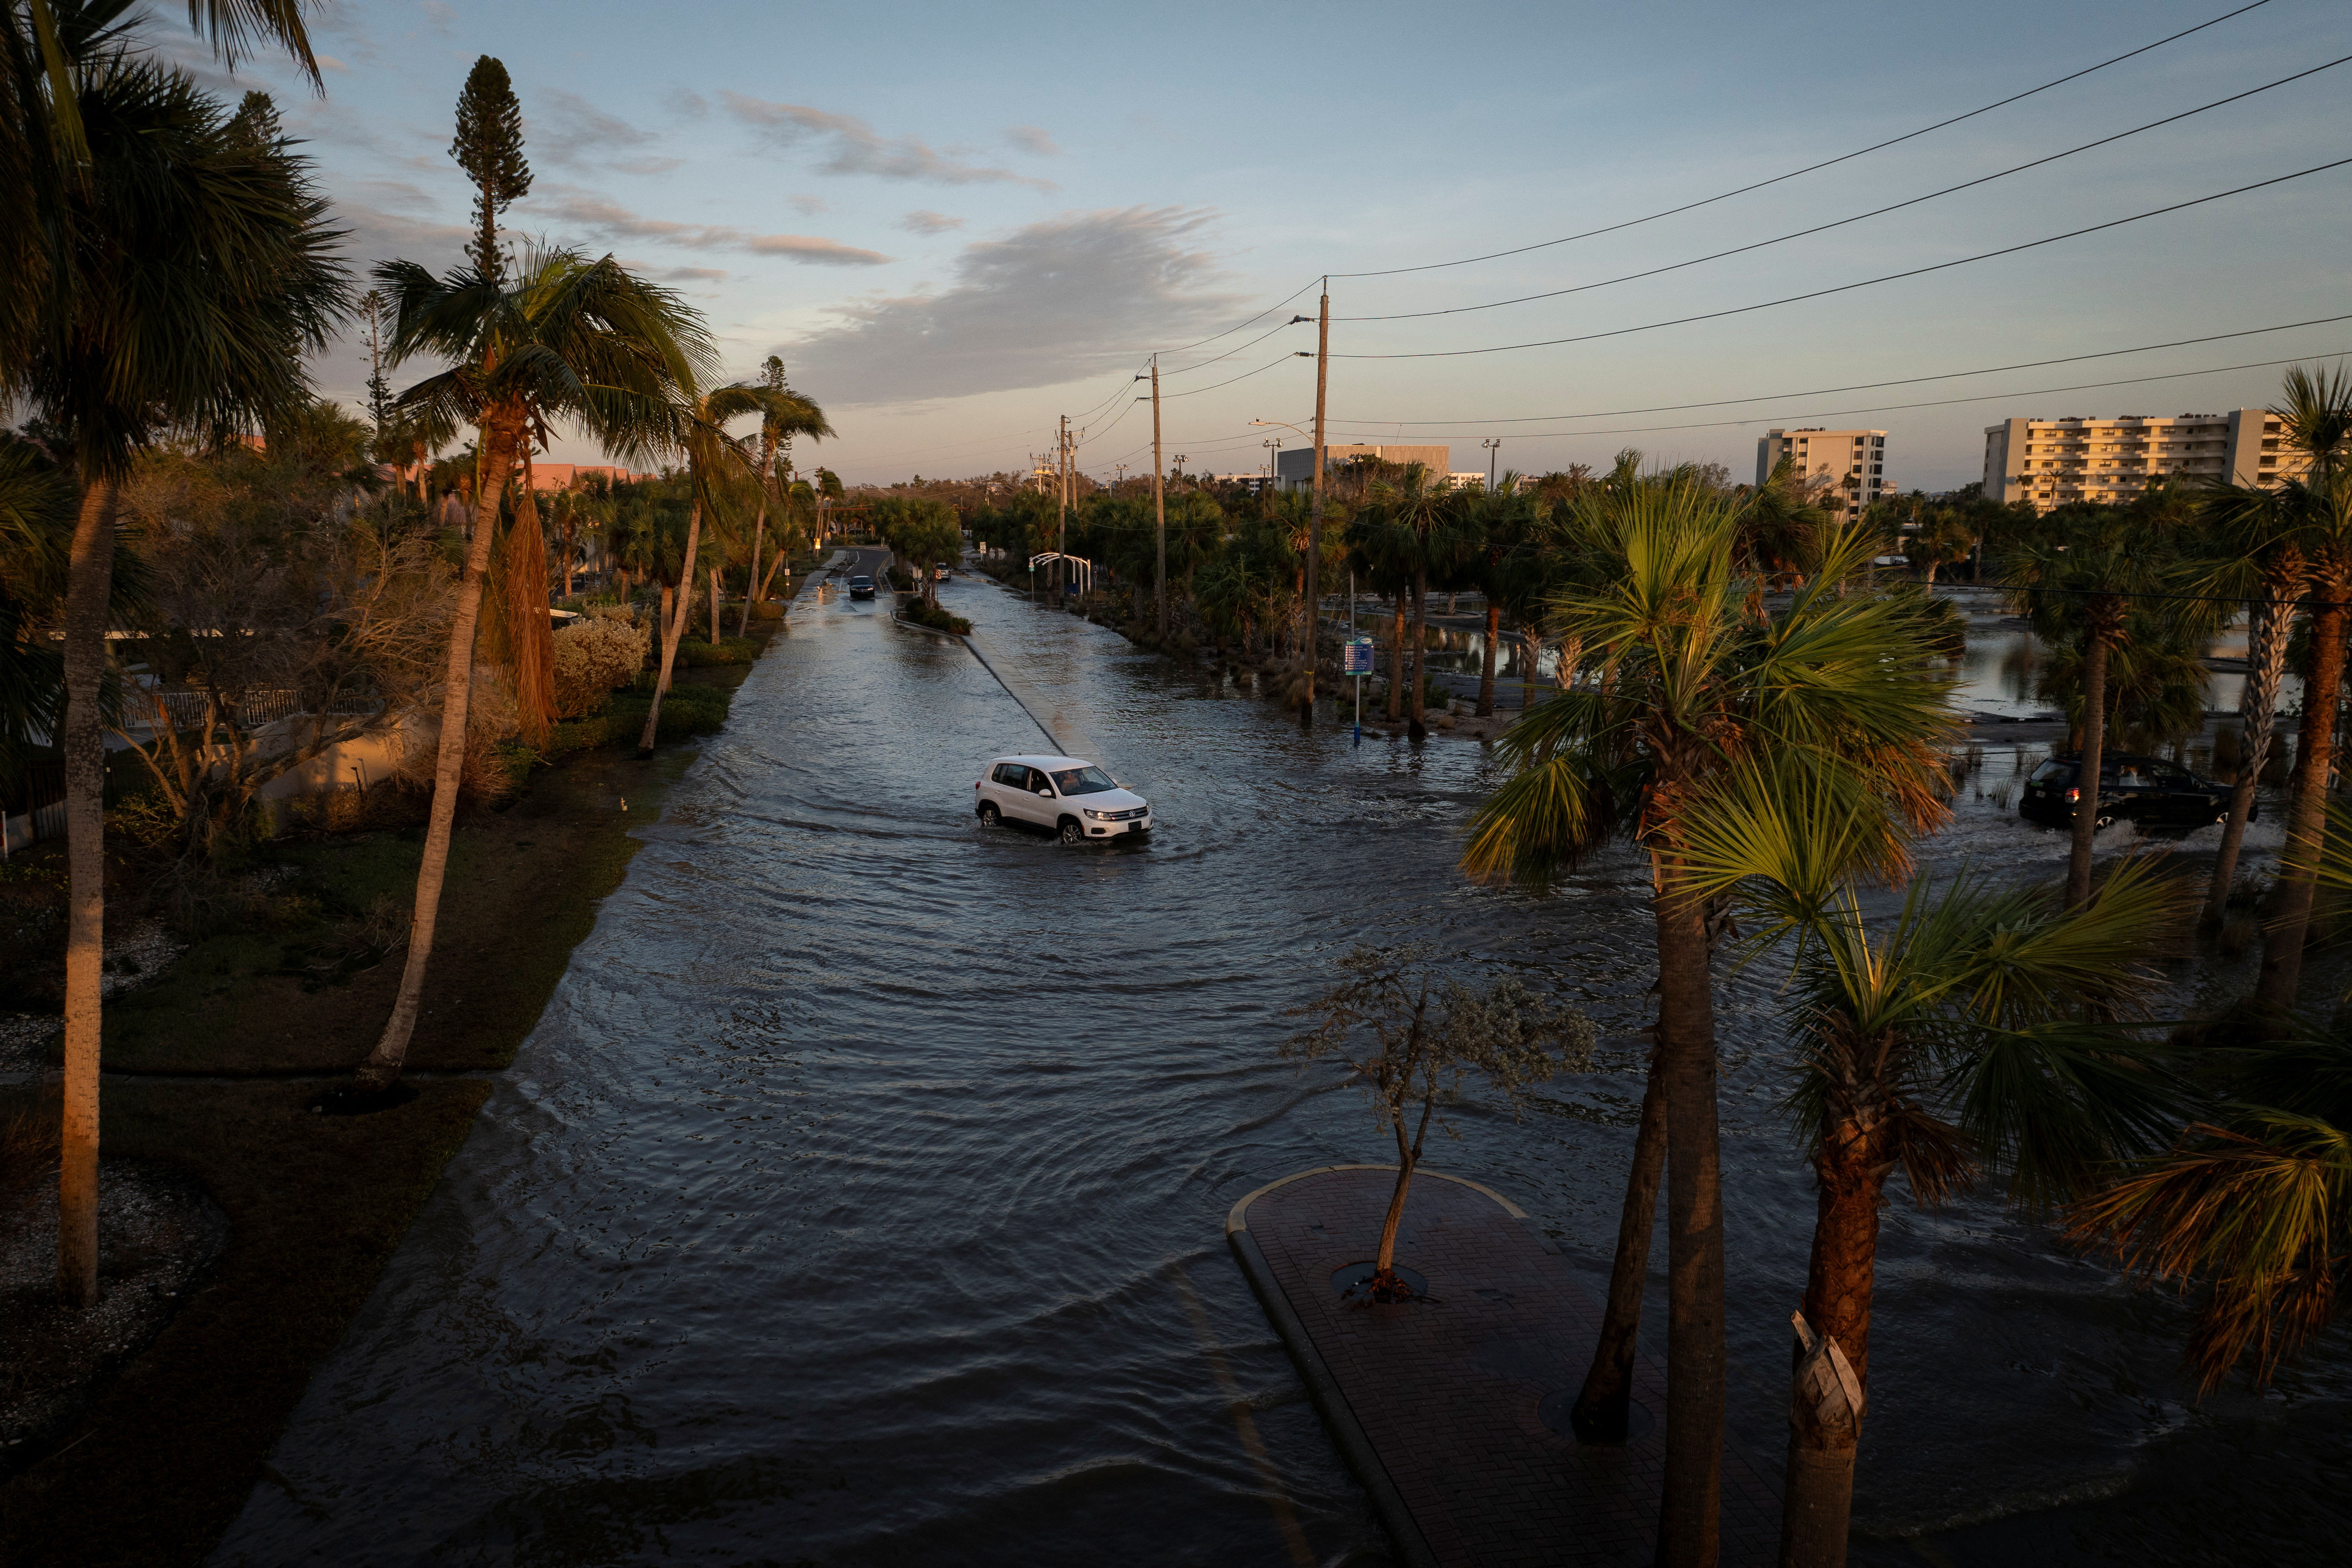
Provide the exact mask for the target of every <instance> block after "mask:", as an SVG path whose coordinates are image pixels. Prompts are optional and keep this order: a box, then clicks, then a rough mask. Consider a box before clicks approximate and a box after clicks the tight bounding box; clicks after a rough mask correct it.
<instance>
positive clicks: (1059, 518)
mask: <svg viewBox="0 0 2352 1568" xmlns="http://www.w3.org/2000/svg"><path fill="white" fill-rule="evenodd" d="M1055 445H1056V449H1055V453H1054V468H1055V474H1054V482H1055V497H1054V499H1055V503H1056V504H1055V508H1054V552H1055V554H1056V555H1059V554H1062V553H1065V552H1067V551H1068V549H1069V548H1070V416H1068V415H1066V414H1065V415H1063V416H1062V433H1061V435H1060V436H1059V437H1056V438H1055ZM1061 593H1062V563H1060V562H1059V561H1056V562H1055V563H1054V602H1055V604H1056V605H1059V604H1060V603H1061V602H1062V599H1061Z"/></svg>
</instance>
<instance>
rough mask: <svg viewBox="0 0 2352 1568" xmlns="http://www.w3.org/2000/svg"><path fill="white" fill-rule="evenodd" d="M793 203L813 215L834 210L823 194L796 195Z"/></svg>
mask: <svg viewBox="0 0 2352 1568" xmlns="http://www.w3.org/2000/svg"><path fill="white" fill-rule="evenodd" d="M793 206H795V207H797V208H799V209H800V210H801V211H802V212H803V213H807V214H809V215H810V216H815V215H816V214H818V213H821V212H830V211H832V210H833V208H832V206H831V205H830V204H829V203H827V202H826V201H825V199H824V197H823V196H794V197H793Z"/></svg>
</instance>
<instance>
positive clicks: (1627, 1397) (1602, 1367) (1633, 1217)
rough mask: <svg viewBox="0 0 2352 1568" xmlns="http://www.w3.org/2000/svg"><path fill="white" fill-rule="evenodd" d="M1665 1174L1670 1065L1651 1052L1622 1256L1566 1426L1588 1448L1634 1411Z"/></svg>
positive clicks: (1616, 1439)
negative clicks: (1653, 1236) (1645, 1297)
mask: <svg viewBox="0 0 2352 1568" xmlns="http://www.w3.org/2000/svg"><path fill="white" fill-rule="evenodd" d="M1665 1168H1666V1083H1665V1057H1664V1054H1663V1053H1662V1052H1660V1051H1659V1050H1657V1049H1656V1048H1655V1047H1652V1049H1651V1051H1650V1074H1649V1079H1648V1081H1647V1082H1646V1083H1644V1084H1643V1088H1642V1121H1641V1126H1640V1128H1639V1130H1638V1131H1635V1132H1634V1134H1633V1167H1632V1169H1630V1170H1629V1171H1627V1172H1626V1173H1625V1206H1624V1209H1623V1211H1622V1213H1621V1214H1620V1215H1618V1219H1617V1256H1616V1258H1615V1259H1614V1260H1613V1261H1612V1263H1611V1264H1610V1266H1609V1301H1608V1305H1607V1306H1606V1307H1605V1308H1604V1309H1603V1310H1602V1311H1601V1335H1600V1338H1599V1339H1597V1340H1596V1341H1595V1342H1593V1346H1592V1365H1591V1368H1590V1369H1589V1370H1588V1371H1587V1372H1586V1373H1585V1374H1584V1386H1583V1388H1582V1389H1580V1390H1579V1391H1578V1393H1577V1395H1576V1405H1575V1408H1574V1409H1573V1410H1571V1411H1570V1414H1569V1419H1570V1423H1571V1424H1572V1425H1573V1426H1574V1427H1575V1429H1576V1435H1577V1436H1578V1437H1580V1438H1581V1439H1582V1440H1584V1441H1585V1442H1588V1443H1622V1442H1623V1441H1624V1440H1625V1436H1626V1429H1627V1426H1628V1420H1629V1417H1630V1416H1631V1414H1632V1411H1633V1355H1634V1352H1635V1350H1636V1348H1637V1346H1638V1343H1639V1341H1640V1338H1641V1331H1642V1292H1643V1288H1644V1287H1645V1286H1646V1285H1647V1284H1648V1283H1649V1279H1650V1233H1651V1231H1652V1230H1653V1229H1654V1228H1655V1226H1656V1221H1657V1215H1658V1178H1659V1176H1660V1175H1662V1174H1663V1173H1664V1171H1665Z"/></svg>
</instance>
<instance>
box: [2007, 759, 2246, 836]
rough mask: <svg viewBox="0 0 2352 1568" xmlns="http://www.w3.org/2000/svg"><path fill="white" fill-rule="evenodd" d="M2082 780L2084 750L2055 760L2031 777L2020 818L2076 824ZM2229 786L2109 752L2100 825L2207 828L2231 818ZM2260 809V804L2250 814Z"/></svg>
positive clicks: (2160, 762) (2102, 776)
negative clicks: (2142, 823) (2134, 824)
mask: <svg viewBox="0 0 2352 1568" xmlns="http://www.w3.org/2000/svg"><path fill="white" fill-rule="evenodd" d="M2082 779H2083V754H2082V753H2081V752H2066V753H2065V754H2064V755H2063V756H2056V757H2053V758H2051V759H2050V760H2049V761H2048V762H2046V763H2042V765H2041V766H2040V767H2038V768H2036V769H2034V770H2033V773H2032V775H2031V776H2030V777H2028V778H2027V779H2026V781H2025V793H2024V795H2021V796H2020V797H2019V799H2018V803H2017V815H2018V816H2022V817H2024V818H2025V819H2026V820H2027V821H2029V822H2046V823H2050V824H2052V825H2053V826H2066V825H2067V824H2070V823H2072V822H2073V821H2074V815H2075V809H2076V807H2077V805H2079V804H2080V802H2081V800H2082V797H2083V791H2082ZM2230 788H2231V786H2230V785H2228V784H2217V783H2215V782H2214V781H2213V780H2211V779H2200V778H2199V777H2198V776H2197V775H2196V774H2195V773H2190V772H2189V770H2188V769H2187V768H2184V767H2182V766H2181V765H2180V764H2179V763H2168V762H2166V761H2165V760H2164V759H2163V758H2161V757H2142V756H2135V755H2133V754H2132V753H2131V752H2107V753H2105V755H2103V756H2101V757H2100V758H2099V821H2100V823H2101V824H2102V825H2105V824H2106V823H2108V822H2145V823H2175V824H2179V825H2181V826H2191V827H2202V826H2206V825H2207V824H2208V823H2213V822H2219V821H2221V819H2222V818H2223V817H2225V816H2229V815H2230ZM2261 811H2262V803H2261V802H2260V801H2259V800H2257V801H2256V802H2255V803H2254V806H2253V811H2252V814H2250V815H2255V816H2258V815H2260V813H2261Z"/></svg>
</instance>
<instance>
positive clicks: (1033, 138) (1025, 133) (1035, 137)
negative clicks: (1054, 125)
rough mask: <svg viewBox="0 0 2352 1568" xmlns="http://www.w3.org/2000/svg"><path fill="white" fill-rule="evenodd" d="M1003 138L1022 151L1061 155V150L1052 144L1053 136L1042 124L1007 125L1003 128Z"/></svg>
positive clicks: (1050, 155)
mask: <svg viewBox="0 0 2352 1568" xmlns="http://www.w3.org/2000/svg"><path fill="white" fill-rule="evenodd" d="M1004 139H1005V140H1006V141H1007V142H1012V143H1013V145H1014V146H1015V147H1018V148H1020V149H1021V150H1022V151H1023V152H1024V153H1037V154H1039V155H1040V156H1042V157H1046V158H1058V157H1060V156H1061V155H1062V150H1061V149H1060V148H1059V147H1056V146H1055V145H1054V138H1053V137H1052V136H1050V135H1048V134H1047V133H1046V131H1045V127H1044V126H1042V125H1008V126H1006V127H1005V128H1004Z"/></svg>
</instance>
